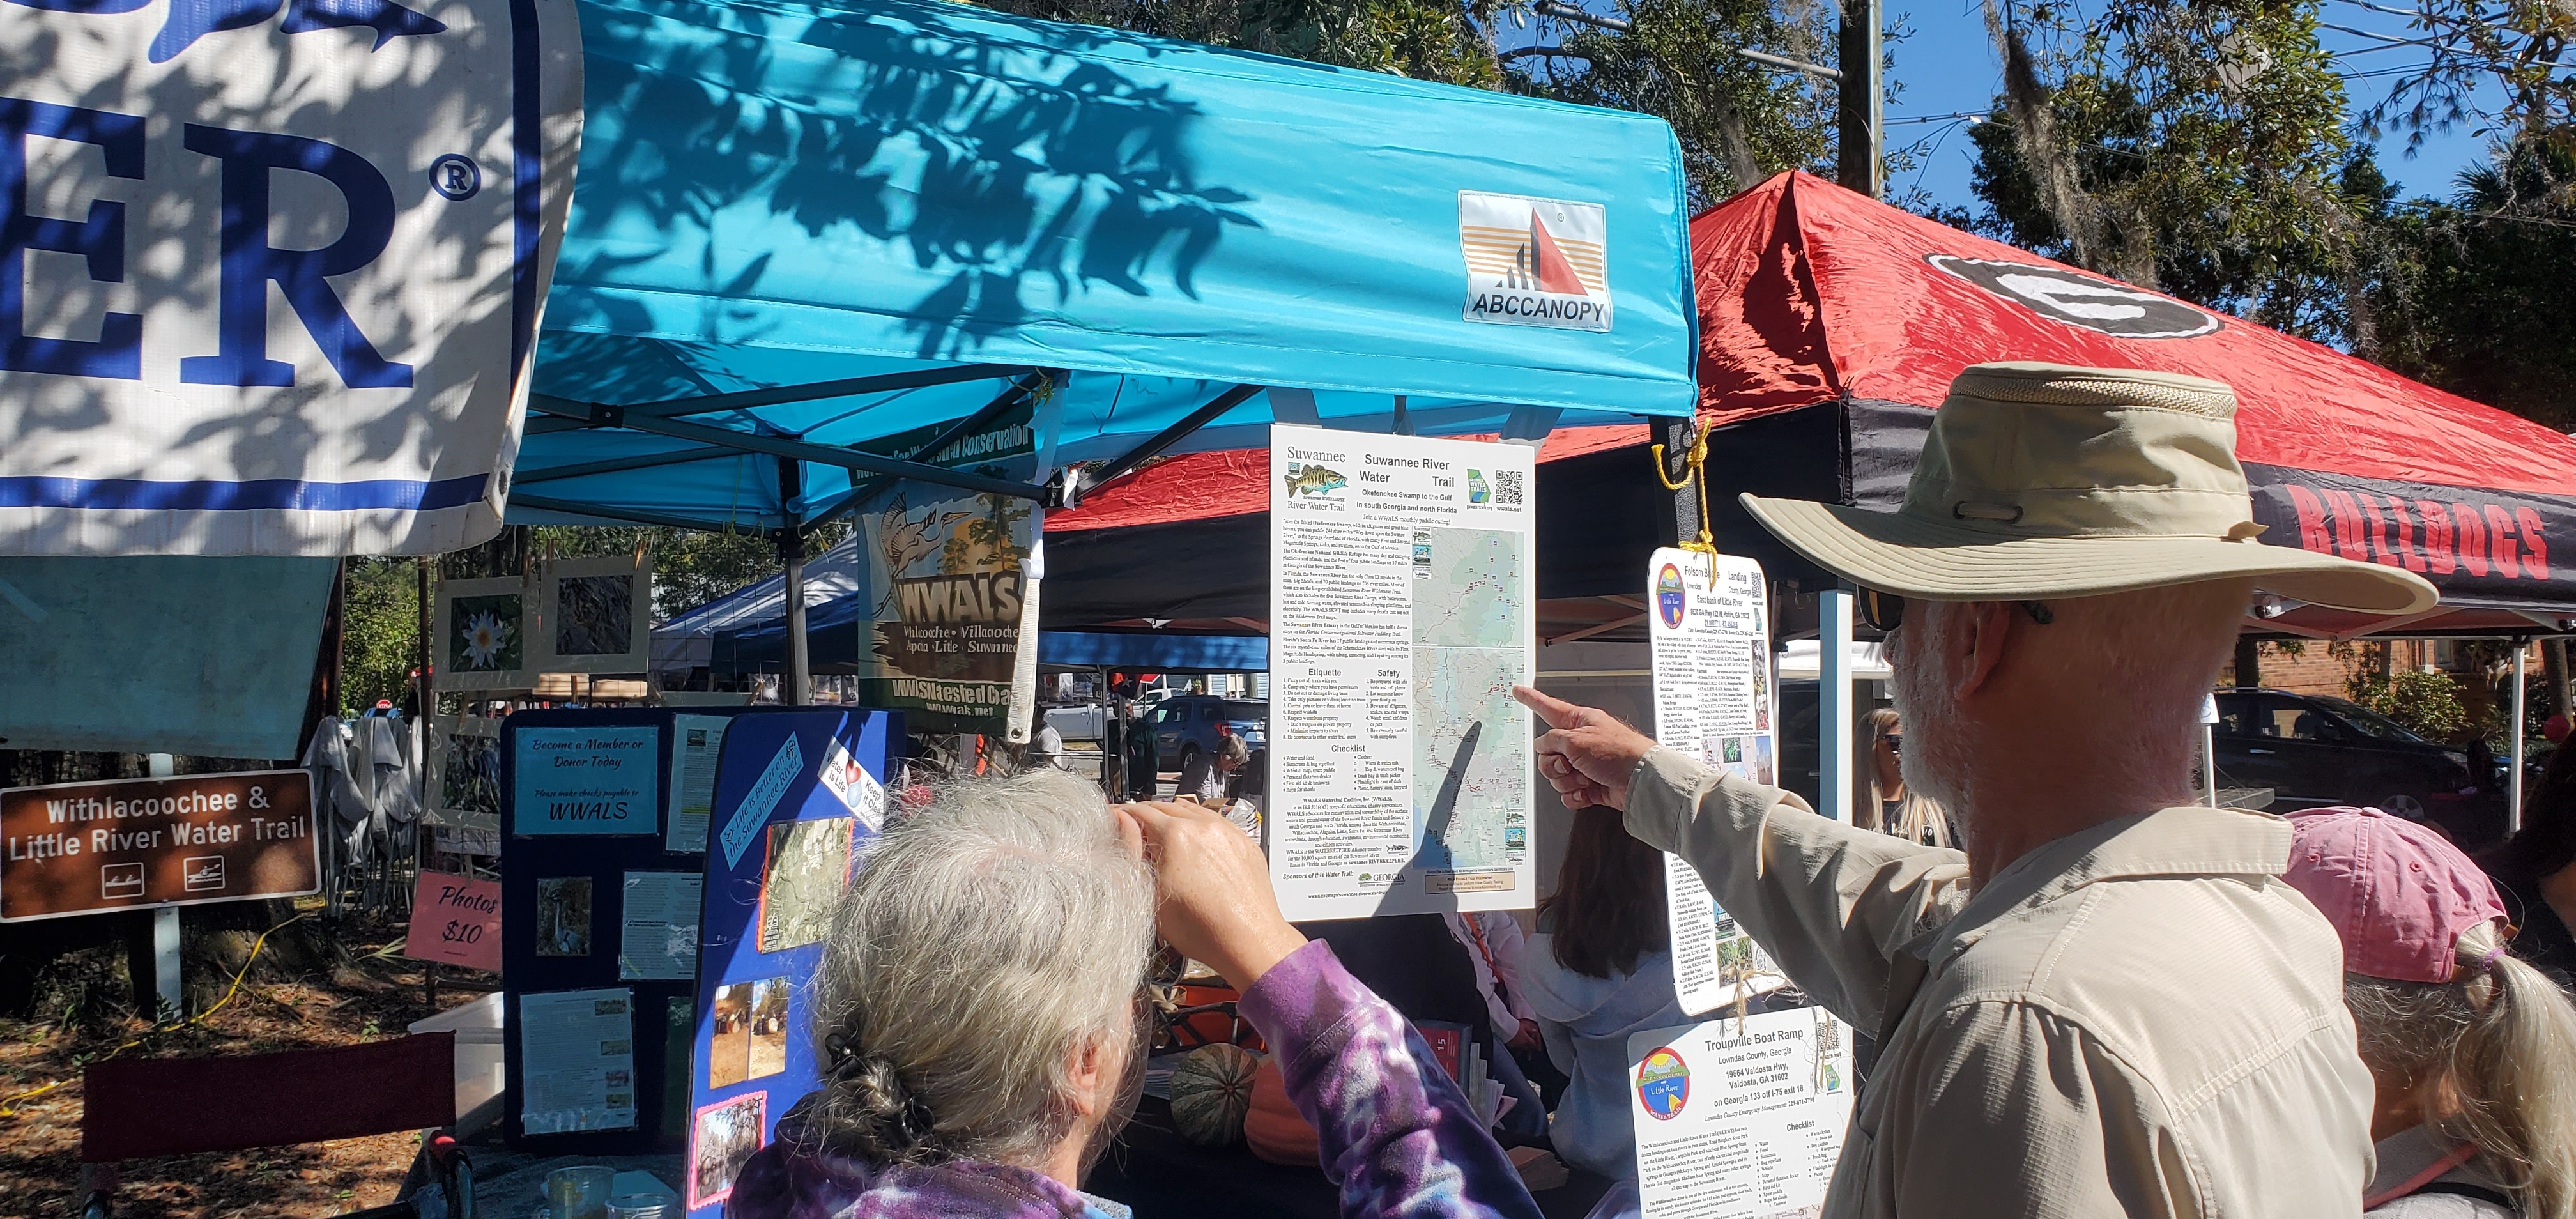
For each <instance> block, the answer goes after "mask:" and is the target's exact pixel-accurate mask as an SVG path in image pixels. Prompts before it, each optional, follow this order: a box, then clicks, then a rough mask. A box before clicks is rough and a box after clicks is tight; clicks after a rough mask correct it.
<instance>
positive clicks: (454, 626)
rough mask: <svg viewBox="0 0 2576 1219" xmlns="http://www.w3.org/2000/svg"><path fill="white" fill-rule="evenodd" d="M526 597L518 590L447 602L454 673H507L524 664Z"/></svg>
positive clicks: (449, 651) (449, 650)
mask: <svg viewBox="0 0 2576 1219" xmlns="http://www.w3.org/2000/svg"><path fill="white" fill-rule="evenodd" d="M523 605H524V601H523V599H522V598H521V596H520V595H519V594H517V593H493V594H489V595H486V596H480V597H458V598H455V599H454V600H452V601H450V602H448V606H449V608H448V617H447V622H448V629H447V668H448V671H450V672H452V673H459V674H463V673H507V672H511V671H514V670H517V669H520V668H524V667H525V662H524V658H523V657H524V649H525V646H526V643H527V641H526V640H525V639H522V638H521V637H520V635H519V623H520V611H521V608H522V606H523Z"/></svg>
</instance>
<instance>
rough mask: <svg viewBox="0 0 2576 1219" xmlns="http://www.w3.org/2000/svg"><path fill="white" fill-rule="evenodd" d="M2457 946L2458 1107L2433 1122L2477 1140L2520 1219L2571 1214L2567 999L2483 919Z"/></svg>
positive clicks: (2575, 1168)
mask: <svg viewBox="0 0 2576 1219" xmlns="http://www.w3.org/2000/svg"><path fill="white" fill-rule="evenodd" d="M2458 952H2459V964H2460V969H2459V972H2458V973H2457V974H2455V975H2454V976H2453V977H2454V980H2453V981H2452V982H2451V983H2449V984H2448V985H2450V986H2453V987H2458V988H2461V989H2463V990H2465V991H2466V992H2467V997H2468V998H2469V1000H2470V1002H2471V1003H2472V1004H2473V1006H2474V1009H2475V1010H2474V1015H2472V1016H2471V1017H2470V1019H2469V1020H2468V1021H2467V1024H2466V1026H2465V1027H2464V1028H2462V1029H2460V1030H2459V1039H2458V1041H2457V1043H2456V1044H2455V1046H2454V1047H2453V1048H2452V1050H2451V1054H2450V1060H2451V1061H2450V1071H2451V1088H2452V1092H2453V1093H2454V1095H2455V1096H2456V1097H2457V1098H2458V1104H2459V1112H2458V1113H2457V1114H2455V1115H2454V1116H2452V1117H2450V1118H2447V1119H2445V1120H2444V1121H2443V1123H2442V1124H2443V1126H2444V1127H2445V1128H2446V1129H2448V1130H2449V1131H2450V1132H2451V1133H2453V1134H2455V1135H2457V1136H2459V1137H2460V1138H2463V1139H2465V1140H2467V1141H2468V1142H2471V1143H2475V1144H2476V1145H2477V1147H2478V1150H2479V1152H2480V1158H2481V1160H2482V1162H2483V1164H2484V1166H2486V1167H2487V1168H2489V1169H2490V1170H2491V1171H2492V1172H2493V1174H2494V1176H2495V1177H2496V1179H2497V1180H2499V1181H2501V1182H2503V1183H2504V1185H2505V1186H2506V1188H2508V1189H2510V1190H2511V1191H2512V1192H2513V1196H2514V1200H2515V1201H2516V1202H2517V1203H2519V1204H2520V1208H2521V1210H2522V1213H2523V1215H2524V1216H2525V1219H2576V1005H2571V1004H2570V1003H2569V1002H2568V998H2567V994H2566V992H2564V991H2561V990H2560V989H2558V987H2557V985H2556V984H2555V983H2552V982H2551V981H2550V980H2549V977H2548V975H2546V974H2543V973H2541V972H2540V971H2539V970H2537V969H2534V968H2532V967H2531V966H2530V965H2529V964H2528V963H2526V962H2524V961H2522V960H2520V959H2518V958H2516V957H2515V956H2514V955H2513V954H2512V953H2510V952H2507V951H2505V950H2504V944H2503V941H2502V940H2501V939H2500V938H2499V937H2498V936H2497V934H2496V930H2495V925H2494V924H2493V923H2487V924H2482V925H2480V926H2477V927H2474V928H2471V929H2470V930H2469V931H2467V932H2465V933H2463V934H2462V935H2461V936H2460V940H2459V948H2458Z"/></svg>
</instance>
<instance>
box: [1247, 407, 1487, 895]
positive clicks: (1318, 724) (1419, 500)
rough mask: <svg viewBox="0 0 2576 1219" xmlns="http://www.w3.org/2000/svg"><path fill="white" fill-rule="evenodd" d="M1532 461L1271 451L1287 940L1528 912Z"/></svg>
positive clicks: (1340, 445) (1418, 452) (1345, 448)
mask: <svg viewBox="0 0 2576 1219" xmlns="http://www.w3.org/2000/svg"><path fill="white" fill-rule="evenodd" d="M1533 466H1534V462H1533V454H1532V452H1531V450H1530V449H1529V448H1528V447H1527V446H1523V445H1514V444H1493V443H1478V442H1470V441H1456V440H1434V439H1427V438H1422V437H1412V436H1382V435H1366V434H1359V433H1352V432H1340V431H1328V430H1322V429H1314V428H1301V427H1296V426H1293V425H1281V426H1276V427H1274V428H1273V429H1272V449H1271V471H1272V474H1273V478H1272V480H1271V509H1272V512H1271V553H1272V555H1273V556H1274V558H1275V560H1276V563H1277V574H1276V577H1275V579H1274V580H1273V582H1272V592H1271V596H1272V613H1271V624H1272V628H1271V630H1272V635H1271V638H1272V654H1271V680H1272V691H1271V709H1272V721H1271V744H1270V748H1271V751H1272V753H1273V754H1274V755H1275V756H1274V757H1273V759H1272V760H1271V769H1270V784H1271V833H1270V842H1269V847H1270V867H1271V876H1272V879H1273V882H1274V884H1275V885H1276V886H1277V887H1278V891H1279V895H1280V902H1281V905H1282V907H1283V908H1285V909H1286V911H1287V912H1288V914H1289V916H1290V917H1291V918H1309V919H1334V918H1361V917H1366V916H1370V915H1379V914H1415V913H1424V912H1429V911H1435V910H1509V909H1524V908H1527V907H1528V906H1529V905H1530V903H1531V900H1532V896H1533V893H1532V890H1533V887H1534V886H1533V877H1532V871H1531V866H1530V851H1529V838H1530V808H1531V797H1530V793H1531V787H1532V778H1531V772H1530V719H1529V713H1528V712H1527V711H1526V710H1525V709H1523V708H1522V707H1521V705H1520V704H1519V703H1517V702H1514V701H1513V699H1512V687H1513V686H1514V685H1518V684H1523V683H1526V682H1528V681H1529V680H1530V674H1531V661H1532V656H1533V645H1534V638H1533V636H1534V631H1535V627H1536V620H1535V618H1534V616H1533V607H1534V605H1535V584H1534V576H1533V572H1532V570H1531V560H1530V554H1531V539H1530V520H1531V516H1530V505H1529V485H1530V478H1531V473H1532V470H1533Z"/></svg>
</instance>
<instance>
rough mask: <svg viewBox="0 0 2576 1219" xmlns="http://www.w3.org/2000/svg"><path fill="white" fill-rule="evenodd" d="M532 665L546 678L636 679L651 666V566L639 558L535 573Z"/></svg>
mask: <svg viewBox="0 0 2576 1219" xmlns="http://www.w3.org/2000/svg"><path fill="white" fill-rule="evenodd" d="M535 598H536V603H535V605H534V606H533V607H532V608H534V609H535V610H536V611H537V618H538V625H537V626H536V627H535V628H534V633H535V638H533V639H531V640H529V642H528V662H529V665H530V666H531V667H532V668H536V669H539V670H542V671H544V672H548V673H635V672H641V671H643V669H644V668H645V667H646V666H647V665H648V664H650V663H651V662H650V660H649V658H648V655H647V654H648V652H649V651H650V649H649V648H648V647H647V646H646V642H647V636H648V635H649V634H650V633H651V630H652V610H653V604H652V603H653V564H652V562H651V561H650V560H648V559H645V558H643V557H641V556H634V557H626V556H613V557H606V558H589V559H548V560H546V561H545V562H544V564H542V565H541V566H539V567H538V568H537V574H536V593H535Z"/></svg>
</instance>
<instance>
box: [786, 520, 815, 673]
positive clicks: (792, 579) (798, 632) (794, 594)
mask: <svg viewBox="0 0 2576 1219" xmlns="http://www.w3.org/2000/svg"><path fill="white" fill-rule="evenodd" d="M778 557H779V559H780V561H781V565H782V566H784V567H785V568H786V569H787V688H786V690H785V691H783V693H784V694H785V695H786V702H787V705H788V706H790V707H803V706H807V705H809V704H811V703H812V702H813V701H814V674H813V671H812V670H811V669H810V668H809V667H808V666H807V663H806V659H805V539H804V538H803V537H801V536H799V535H798V534H797V533H795V532H794V531H793V530H790V531H789V532H788V533H787V535H786V536H784V537H781V538H780V539H778Z"/></svg>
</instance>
